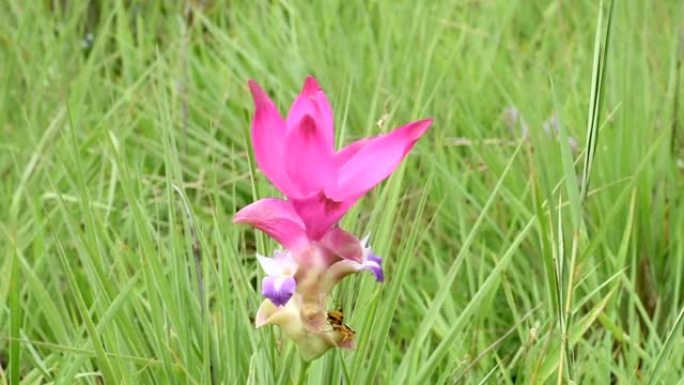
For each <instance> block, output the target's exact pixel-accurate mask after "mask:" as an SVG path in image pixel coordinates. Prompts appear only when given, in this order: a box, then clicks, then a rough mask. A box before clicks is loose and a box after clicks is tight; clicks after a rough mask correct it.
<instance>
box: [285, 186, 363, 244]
mask: <svg viewBox="0 0 684 385" xmlns="http://www.w3.org/2000/svg"><path fill="white" fill-rule="evenodd" d="M359 197H360V196H359ZM359 197H356V198H351V199H347V200H345V201H342V202H335V201H333V200H331V199H329V198H327V197H326V196H325V195H324V194H323V193H320V194H318V195H316V196H313V197H311V198H308V199H303V200H294V201H292V206H293V207H294V208H295V210H296V211H297V214H298V215H299V217H300V218H302V220H303V221H304V224H305V226H306V233H307V235H308V236H309V238H310V239H312V240H319V239H320V238H321V237H323V235H324V234H325V233H326V232H327V231H328V229H330V227H331V226H333V225H335V224H337V222H338V221H339V220H340V218H342V216H344V214H345V213H346V212H347V211H348V210H349V209H350V208H351V207H352V206H353V205H354V203H356V202H357V201H358V198H359Z"/></svg>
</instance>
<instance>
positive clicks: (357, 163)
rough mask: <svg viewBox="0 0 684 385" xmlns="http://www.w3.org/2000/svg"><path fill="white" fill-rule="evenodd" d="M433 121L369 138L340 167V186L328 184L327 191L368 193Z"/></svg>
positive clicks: (339, 196) (342, 196) (344, 195)
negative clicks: (367, 141)
mask: <svg viewBox="0 0 684 385" xmlns="http://www.w3.org/2000/svg"><path fill="white" fill-rule="evenodd" d="M430 124H432V119H425V120H420V121H417V122H412V123H409V124H407V125H405V126H402V127H400V128H397V129H395V130H394V131H392V132H390V133H388V134H385V135H380V136H377V137H375V138H372V139H370V141H369V143H368V144H366V145H365V146H363V148H361V149H360V150H359V151H358V152H357V153H356V154H354V156H352V157H351V158H350V159H349V160H348V161H347V162H346V163H345V164H344V165H343V166H342V167H341V168H340V169H339V171H338V174H337V186H334V187H329V188H326V190H325V195H327V196H328V197H330V198H331V199H333V200H336V201H344V200H346V199H348V198H349V197H353V196H358V195H360V194H364V193H366V192H367V191H368V190H370V189H371V188H373V186H375V185H376V184H378V183H380V182H381V181H382V180H383V179H385V178H387V177H388V176H390V174H392V172H393V171H394V169H396V168H397V166H398V165H399V163H401V161H402V159H404V157H405V156H406V155H407V154H408V152H409V151H410V150H411V148H412V147H413V145H414V144H415V143H416V141H417V140H418V139H419V138H420V137H421V136H422V135H423V134H424V133H425V131H427V129H428V128H429V127H430Z"/></svg>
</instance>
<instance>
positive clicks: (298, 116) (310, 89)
mask: <svg viewBox="0 0 684 385" xmlns="http://www.w3.org/2000/svg"><path fill="white" fill-rule="evenodd" d="M306 115H309V116H311V117H312V118H313V119H314V121H315V122H316V125H317V126H318V127H319V130H320V131H321V135H322V137H323V142H324V143H325V145H326V146H327V147H328V148H330V149H331V150H332V149H333V148H334V146H335V142H334V134H333V113H332V108H331V107H330V102H329V101H328V97H327V96H325V93H324V92H323V90H322V89H321V86H319V85H318V82H317V81H316V79H315V78H314V77H313V76H307V77H306V79H305V80H304V87H302V92H301V93H300V94H299V96H297V98H296V99H295V101H294V103H292V107H290V111H289V113H288V114H287V124H286V126H287V132H288V133H289V132H290V131H292V130H294V129H297V127H298V125H299V123H300V122H301V120H302V118H303V117H304V116H306Z"/></svg>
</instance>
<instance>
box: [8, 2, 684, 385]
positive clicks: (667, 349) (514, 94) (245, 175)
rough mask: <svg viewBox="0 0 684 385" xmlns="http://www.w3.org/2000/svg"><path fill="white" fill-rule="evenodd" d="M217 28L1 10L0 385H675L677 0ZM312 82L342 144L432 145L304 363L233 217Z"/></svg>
mask: <svg viewBox="0 0 684 385" xmlns="http://www.w3.org/2000/svg"><path fill="white" fill-rule="evenodd" d="M89 3H90V4H89ZM226 3H227V4H223V3H222V2H218V1H216V2H214V1H205V2H199V1H198V2H192V3H191V5H189V6H187V7H186V6H184V5H183V4H181V3H180V2H178V3H175V2H162V1H160V2H153V1H150V2H145V1H125V0H102V1H93V2H85V1H66V0H64V1H57V0H56V1H22V0H7V1H5V2H4V3H3V5H2V7H0V175H1V180H0V384H212V385H213V384H242V383H248V384H288V383H298V384H341V383H344V384H389V383H394V384H457V383H458V384H461V383H463V384H478V383H493V384H546V383H552V384H561V383H576V384H637V383H643V384H678V383H679V384H684V380H682V379H683V378H684V334H683V333H684V332H683V329H684V328H683V327H682V324H683V323H684V132H683V131H684V100H682V99H683V98H684V95H683V94H684V85H683V82H684V80H682V78H683V77H684V66H682V60H683V59H684V5H683V4H682V3H681V2H680V1H676V0H672V1H648V0H633V1H616V2H615V4H614V7H612V8H611V6H610V4H609V3H608V1H606V3H605V4H603V5H602V6H600V5H599V4H598V2H595V1H590V0H579V1H561V0H549V1H542V0H539V1H531V0H530V1H527V0H524V1H523V0H517V1H516V0H513V1H509V0H480V1H478V0H462V1H456V0H436V1H429V2H428V1H426V2H420V1H418V2H413V1H391V0H374V1H347V0H344V1H342V0H332V1H325V2H323V1H321V2H309V1H303V0H302V1H300V0H290V1H270V2H267V1H231V2H226ZM310 3H311V4H310ZM309 74H313V75H315V76H316V77H317V78H318V80H319V82H320V83H321V85H322V87H323V88H324V89H325V90H326V92H327V94H328V96H329V98H330V100H331V102H332V105H333V108H334V111H335V124H336V134H337V139H338V141H339V143H338V145H340V146H341V145H342V144H343V143H349V142H351V141H352V140H354V139H357V138H360V137H362V136H368V135H376V134H378V133H381V132H385V131H388V130H389V129H391V128H392V127H396V126H397V125H399V124H402V123H405V122H408V121H410V120H416V119H420V118H423V117H433V118H434V119H435V123H434V125H433V127H432V128H431V129H430V131H429V132H428V133H427V135H426V136H425V137H423V138H422V139H421V140H420V142H419V143H418V145H417V146H416V148H415V149H414V150H413V152H412V153H411V155H410V156H409V157H408V158H407V159H406V161H405V162H404V165H403V166H402V167H401V168H400V169H399V170H398V171H397V172H396V173H395V174H394V175H393V176H392V177H391V178H390V179H389V180H388V181H387V182H385V183H383V184H382V185H380V186H379V187H378V188H376V189H375V190H373V192H372V193H371V194H369V195H368V196H366V197H365V198H364V199H363V200H362V201H361V202H360V204H358V205H357V206H356V207H355V208H354V209H353V210H352V211H351V212H350V213H349V214H348V215H347V216H346V217H345V218H344V220H343V222H342V226H343V227H344V228H346V229H348V230H349V231H351V232H352V233H354V234H357V235H359V236H363V235H364V234H367V233H370V234H371V235H372V239H373V246H374V250H375V251H376V252H377V254H379V255H382V256H383V257H384V261H385V273H386V276H387V279H386V281H385V283H383V284H382V285H377V284H375V283H374V282H373V279H372V277H371V276H370V275H368V274H364V275H359V276H355V277H353V278H350V279H348V280H346V281H345V282H344V283H343V284H342V285H341V287H339V288H338V289H337V290H336V291H335V293H334V295H333V302H334V303H336V304H338V305H339V306H341V307H343V309H344V311H345V314H346V315H347V318H348V320H349V321H348V322H349V323H350V324H351V325H352V326H353V327H354V328H355V330H356V331H357V333H358V334H357V335H358V346H357V348H356V350H354V351H346V350H333V351H331V352H328V353H327V354H326V355H325V356H323V357H322V358H320V359H318V360H316V361H314V362H313V363H311V365H310V366H306V365H304V364H303V362H302V360H301V359H300V358H299V356H298V355H297V354H296V351H295V349H294V347H293V345H292V344H291V343H290V342H288V341H287V340H284V339H283V338H282V334H281V332H280V331H279V329H277V328H274V327H268V328H264V329H255V327H254V315H255V312H256V309H257V307H258V304H259V303H260V301H261V296H260V293H259V282H260V280H261V277H262V276H263V275H262V274H263V273H262V272H261V271H260V269H259V268H258V266H257V263H256V259H255V257H254V254H255V252H256V251H259V252H261V253H263V254H268V253H270V252H271V251H272V250H273V249H274V248H275V246H276V244H275V243H274V242H273V241H272V240H270V239H269V238H267V237H266V236H264V235H263V234H261V233H259V232H255V231H254V230H252V229H250V228H248V227H246V226H236V225H233V224H232V223H231V218H232V215H233V214H234V213H235V212H236V211H237V210H238V209H239V208H241V207H243V206H244V205H246V204H247V203H249V202H252V201H254V200H255V199H256V198H261V197H266V196H274V195H276V194H277V191H276V190H275V189H274V188H273V187H272V186H271V185H270V184H269V183H268V181H267V180H266V178H265V177H264V175H263V174H261V173H260V172H258V171H257V169H256V167H255V164H254V158H253V153H252V149H251V145H250V140H249V130H250V123H249V122H250V120H251V116H252V113H253V105H252V100H251V97H250V94H249V90H248V88H247V80H248V79H250V78H251V79H255V80H257V81H258V82H259V83H260V84H261V85H262V86H263V87H264V88H265V89H266V90H267V92H268V93H269V95H270V96H271V97H272V98H273V100H274V101H275V102H276V103H277V104H278V106H279V107H280V109H281V111H286V110H287V108H288V106H289V104H290V102H291V101H292V100H293V98H294V97H295V95H296V94H297V93H298V92H299V90H300V87H301V83H302V81H303V79H304V78H305V76H306V75H309ZM589 176H590V177H589ZM186 205H187V207H186ZM188 213H189V214H190V215H188ZM198 251H199V253H198ZM200 254H201V255H200Z"/></svg>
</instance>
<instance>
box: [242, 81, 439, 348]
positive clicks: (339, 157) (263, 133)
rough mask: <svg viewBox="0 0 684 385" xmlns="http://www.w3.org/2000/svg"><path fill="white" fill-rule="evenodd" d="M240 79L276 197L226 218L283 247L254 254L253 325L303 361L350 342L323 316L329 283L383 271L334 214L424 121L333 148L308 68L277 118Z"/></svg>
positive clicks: (387, 166)
mask: <svg viewBox="0 0 684 385" xmlns="http://www.w3.org/2000/svg"><path fill="white" fill-rule="evenodd" d="M249 88H250V91H251V93H252V97H253V99H254V104H255V106H256V109H255V112H254V118H253V121H252V145H253V147H254V155H255V158H256V162H257V165H258V166H259V168H260V169H261V171H262V172H263V173H264V174H265V175H266V177H267V178H268V179H269V180H270V181H271V183H273V185H275V186H276V188H278V190H280V192H281V193H282V194H283V195H284V196H285V199H279V198H265V199H261V200H258V201H256V202H254V203H252V204H250V205H248V206H246V207H244V208H243V209H241V210H240V211H239V212H238V213H236V214H235V217H234V219H233V221H234V222H235V223H245V224H249V225H251V226H254V227H256V228H258V229H260V230H262V231H263V232H265V233H266V234H268V235H269V236H270V237H271V238H273V239H274V240H276V241H277V242H278V243H280V244H281V245H282V246H283V247H284V248H285V250H284V251H281V252H278V253H276V255H275V256H274V257H273V258H266V257H261V256H259V262H260V264H261V265H262V267H263V269H264V271H265V272H266V277H265V278H264V280H263V282H262V294H263V295H264V296H265V297H266V298H267V299H266V300H265V301H264V302H263V303H262V305H261V306H260V308H259V311H258V313H257V321H256V324H257V327H260V326H264V325H268V324H275V325H279V326H280V327H281V328H282V329H283V331H284V332H285V335H286V336H288V337H289V338H290V339H292V340H293V341H294V342H295V343H296V345H297V347H298V348H299V350H300V352H301V353H302V356H303V357H304V358H305V359H307V360H310V359H313V358H316V357H318V356H320V355H321V354H323V353H325V351H327V350H328V349H330V348H331V347H333V346H340V347H351V346H353V341H350V339H349V338H345V336H343V335H341V333H340V330H341V329H343V328H339V327H338V328H332V330H331V328H330V325H329V324H328V322H327V320H326V311H325V304H326V300H327V297H328V295H329V293H330V291H331V290H332V288H333V287H334V285H335V284H336V283H337V282H339V281H340V280H341V279H342V278H344V277H346V276H348V275H350V274H353V273H357V272H360V271H364V270H368V271H370V272H371V273H373V275H374V276H375V278H376V280H378V281H379V282H382V281H383V280H384V273H383V270H382V260H381V259H380V257H378V256H377V255H375V254H373V253H372V252H371V249H370V247H369V246H368V243H367V239H364V240H363V241H360V240H359V239H358V238H356V237H355V236H353V235H352V234H349V233H348V232H346V231H344V230H343V229H341V228H340V227H339V226H338V225H337V223H338V222H339V220H340V219H341V218H342V217H343V216H344V214H345V213H346V212H347V211H348V210H349V209H350V208H351V207H352V206H353V205H354V204H355V203H356V202H357V201H358V200H359V199H360V198H361V197H362V196H363V195H365V194H366V193H367V192H368V191H369V190H370V189H372V188H373V187H374V186H375V185H377V184H378V183H380V182H381V181H383V180H384V179H386V178H387V177H388V176H389V175H390V174H391V173H392V172H393V171H394V170H395V169H396V168H397V166H398V165H399V164H400V163H401V161H402V160H403V159H404V157H406V155H407V154H408V152H409V151H410V150H411V148H412V147H413V145H414V144H415V143H416V141H417V140H418V139H419V138H420V137H421V136H422V135H423V134H424V133H425V132H426V131H427V129H428V128H429V127H430V125H431V123H432V120H431V119H424V120H420V121H416V122H412V123H409V124H406V125H404V126H401V127H399V128H397V129H395V130H393V131H392V132H389V133H386V134H382V135H378V136H375V137H372V138H364V139H361V140H357V141H355V142H353V143H351V144H349V145H348V146H346V147H344V148H342V149H340V150H337V151H336V150H335V147H334V134H333V114H332V108H331V107H330V103H329V102H328V99H327V97H326V95H325V93H323V91H322V90H321V88H320V86H319V85H318V83H317V82H316V80H315V79H314V78H313V77H307V78H306V80H305V82H304V87H303V89H302V92H301V93H300V94H299V96H298V97H297V98H296V99H295V101H294V103H293V104H292V106H291V108H290V111H289V113H288V114H287V117H285V118H283V117H282V116H281V115H280V113H279V112H278V110H277V108H276V106H275V104H274V103H273V102H272V101H271V100H270V99H269V97H268V96H267V95H266V93H265V92H264V91H263V90H262V89H261V87H259V85H258V84H257V83H256V82H254V81H250V82H249ZM338 326H339V325H338ZM347 337H348V336H347Z"/></svg>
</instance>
